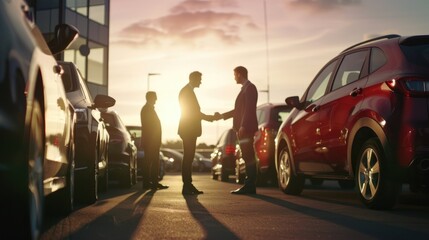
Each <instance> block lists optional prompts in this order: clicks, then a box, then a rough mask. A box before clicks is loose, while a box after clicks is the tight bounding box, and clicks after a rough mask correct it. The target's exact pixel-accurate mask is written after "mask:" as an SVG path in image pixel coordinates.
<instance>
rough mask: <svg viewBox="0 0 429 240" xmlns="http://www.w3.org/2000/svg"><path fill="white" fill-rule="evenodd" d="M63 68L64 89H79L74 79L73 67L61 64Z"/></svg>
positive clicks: (69, 90) (71, 90) (67, 90)
mask: <svg viewBox="0 0 429 240" xmlns="http://www.w3.org/2000/svg"><path fill="white" fill-rule="evenodd" d="M61 67H62V68H63V71H64V72H63V74H62V75H61V80H63V85H64V90H65V91H66V92H67V93H68V92H73V91H75V90H76V89H77V84H78V83H75V82H74V81H73V78H72V75H71V74H72V73H71V68H70V66H69V65H68V64H61Z"/></svg>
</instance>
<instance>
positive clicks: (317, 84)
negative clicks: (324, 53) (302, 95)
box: [305, 60, 338, 103]
mask: <svg viewBox="0 0 429 240" xmlns="http://www.w3.org/2000/svg"><path fill="white" fill-rule="evenodd" d="M337 62H338V60H335V61H333V62H331V63H330V64H329V65H328V66H326V67H325V68H324V69H323V70H322V71H321V72H320V73H319V75H318V76H317V78H316V79H315V80H314V81H313V83H312V84H311V86H310V87H309V88H308V91H307V97H306V99H305V102H306V103H312V102H314V101H316V100H318V99H319V98H321V97H322V96H323V95H325V93H326V88H327V87H328V83H329V79H331V76H332V72H333V71H334V68H335V66H336V65H337Z"/></svg>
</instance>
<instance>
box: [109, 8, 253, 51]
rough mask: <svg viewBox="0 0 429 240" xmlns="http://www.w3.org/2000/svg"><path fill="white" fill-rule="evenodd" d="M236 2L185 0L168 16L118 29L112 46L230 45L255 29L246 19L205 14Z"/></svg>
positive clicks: (249, 19)
mask: <svg viewBox="0 0 429 240" xmlns="http://www.w3.org/2000/svg"><path fill="white" fill-rule="evenodd" d="M234 6H236V1H230V0H216V1H202V0H186V1H183V2H181V3H180V4H178V5H176V6H174V7H173V8H172V9H171V11H170V12H171V14H169V15H165V16H162V17H159V18H155V19H145V20H142V21H140V22H137V23H134V24H132V25H129V26H127V27H125V28H124V29H122V30H121V31H120V32H119V34H117V36H116V38H115V40H113V41H112V43H113V44H115V43H116V44H123V45H128V46H130V47H136V46H142V47H147V46H157V47H162V46H188V47H189V46H191V47H205V46H206V45H205V44H207V43H208V42H209V41H207V40H216V41H217V42H219V43H221V44H228V45H233V44H236V43H238V42H240V41H241V37H240V35H241V33H242V31H245V30H255V29H257V28H258V26H257V25H256V24H255V23H254V22H253V20H252V18H251V17H250V16H248V15H244V14H240V13H236V12H222V11H214V10H209V9H211V8H219V7H220V8H224V7H234Z"/></svg>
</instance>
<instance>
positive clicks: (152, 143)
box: [140, 91, 168, 190]
mask: <svg viewBox="0 0 429 240" xmlns="http://www.w3.org/2000/svg"><path fill="white" fill-rule="evenodd" d="M156 100H157V97H156V92H152V91H148V92H147V93H146V104H145V105H144V106H143V107H142V109H141V111H140V120H141V130H142V131H141V132H142V136H141V142H140V144H141V146H142V148H143V151H144V157H143V166H142V174H143V190H146V189H149V188H150V189H152V190H157V189H166V188H168V186H166V185H162V184H160V183H159V182H158V175H159V150H160V148H161V134H162V131H161V122H160V120H159V118H158V115H157V114H156V112H155V102H156Z"/></svg>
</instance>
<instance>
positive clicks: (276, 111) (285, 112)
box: [271, 107, 290, 125]
mask: <svg viewBox="0 0 429 240" xmlns="http://www.w3.org/2000/svg"><path fill="white" fill-rule="evenodd" d="M289 113H290V111H289V108H287V107H276V108H273V109H272V111H271V121H272V122H275V123H277V124H278V125H280V124H281V123H283V121H284V120H286V118H287V117H288V116H289Z"/></svg>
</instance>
